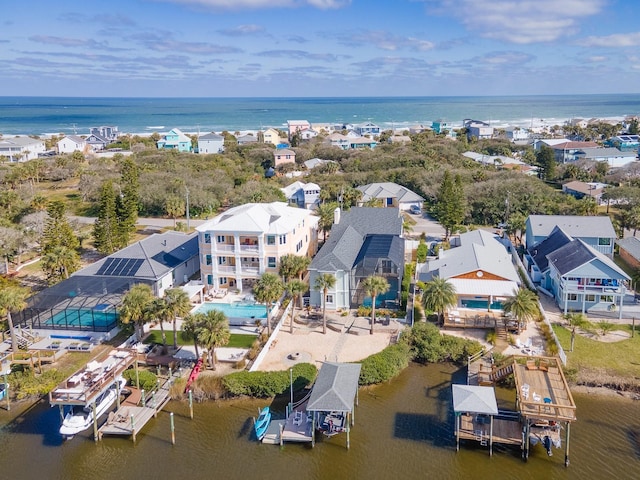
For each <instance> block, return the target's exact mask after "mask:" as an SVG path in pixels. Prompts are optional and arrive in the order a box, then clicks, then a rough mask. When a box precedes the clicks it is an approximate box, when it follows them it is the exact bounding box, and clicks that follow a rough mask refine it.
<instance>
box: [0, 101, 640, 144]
mask: <svg viewBox="0 0 640 480" xmlns="http://www.w3.org/2000/svg"><path fill="white" fill-rule="evenodd" d="M638 114H640V94H615V95H611V94H607V95H604V94H603V95H545V96H500V97H497V96H490V97H463V96H461V97H359V98H358V97H340V98H326V97H323V98H312V97H308V98H98V97H96V98H80V97H0V134H3V135H5V136H11V135H46V134H58V133H65V134H74V133H77V134H79V135H83V134H88V133H89V129H90V128H91V127H96V126H101V125H115V126H118V128H119V130H120V132H123V133H141V134H144V133H146V134H149V133H153V132H160V133H162V132H166V131H169V130H170V129H171V128H174V127H177V128H180V129H181V130H183V131H184V132H198V131H200V132H211V131H215V132H221V131H223V130H228V131H230V132H235V131H247V130H259V129H261V128H266V127H276V128H279V127H282V126H284V125H286V122H287V120H309V121H310V122H312V123H313V122H321V123H351V124H358V123H363V122H367V121H372V122H374V123H376V124H378V125H380V126H381V127H383V128H385V129H388V128H396V129H401V128H405V127H409V126H412V125H418V124H422V125H428V126H430V125H431V122H432V121H433V120H438V119H442V120H445V121H447V122H449V123H451V124H452V126H454V127H456V126H459V125H461V124H462V121H463V120H464V119H467V118H472V119H474V120H482V121H485V122H488V123H490V124H491V125H493V126H496V127H503V126H507V125H514V126H524V127H528V126H536V127H539V126H544V125H549V126H553V125H561V124H562V123H564V121H566V120H568V119H570V118H586V119H589V118H594V117H595V118H613V119H617V120H622V119H624V117H625V116H627V115H638Z"/></svg>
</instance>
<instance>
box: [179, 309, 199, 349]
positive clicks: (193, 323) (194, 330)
mask: <svg viewBox="0 0 640 480" xmlns="http://www.w3.org/2000/svg"><path fill="white" fill-rule="evenodd" d="M203 318H204V313H202V312H199V313H194V314H193V315H187V316H186V317H185V318H184V321H183V322H182V337H183V338H184V339H185V340H193V348H194V349H195V351H196V358H200V352H199V350H198V347H199V346H200V342H199V340H198V329H199V328H200V327H201V325H202V320H203Z"/></svg>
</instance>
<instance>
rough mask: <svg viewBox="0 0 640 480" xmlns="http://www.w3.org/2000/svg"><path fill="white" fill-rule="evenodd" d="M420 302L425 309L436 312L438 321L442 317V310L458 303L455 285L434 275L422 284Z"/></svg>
mask: <svg viewBox="0 0 640 480" xmlns="http://www.w3.org/2000/svg"><path fill="white" fill-rule="evenodd" d="M422 304H423V305H424V308H425V309H427V310H431V311H432V312H436V313H437V314H438V322H441V321H442V320H443V319H444V311H445V310H446V309H448V308H449V307H455V306H456V305H457V304H458V297H457V295H456V287H454V286H453V284H451V283H449V281H447V279H446V278H441V277H434V278H433V280H429V281H428V282H425V284H424V292H422Z"/></svg>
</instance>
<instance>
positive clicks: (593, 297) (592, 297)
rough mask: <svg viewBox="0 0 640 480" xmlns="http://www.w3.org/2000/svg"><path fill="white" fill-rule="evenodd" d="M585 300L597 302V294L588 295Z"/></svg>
mask: <svg viewBox="0 0 640 480" xmlns="http://www.w3.org/2000/svg"><path fill="white" fill-rule="evenodd" d="M585 301H587V302H595V301H596V296H595V295H587V296H586V297H585Z"/></svg>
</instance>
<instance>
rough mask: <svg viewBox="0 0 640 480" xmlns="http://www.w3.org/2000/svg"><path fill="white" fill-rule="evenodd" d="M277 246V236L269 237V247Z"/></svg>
mask: <svg viewBox="0 0 640 480" xmlns="http://www.w3.org/2000/svg"><path fill="white" fill-rule="evenodd" d="M275 244H276V236H275V235H267V245H275Z"/></svg>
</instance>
